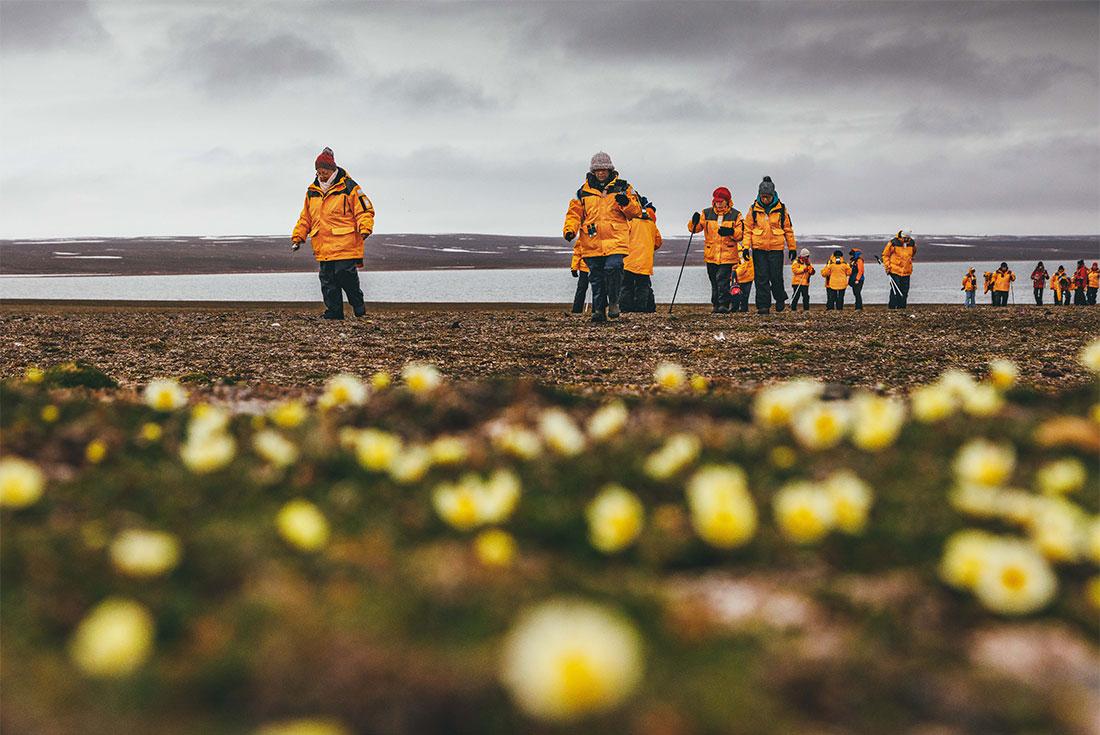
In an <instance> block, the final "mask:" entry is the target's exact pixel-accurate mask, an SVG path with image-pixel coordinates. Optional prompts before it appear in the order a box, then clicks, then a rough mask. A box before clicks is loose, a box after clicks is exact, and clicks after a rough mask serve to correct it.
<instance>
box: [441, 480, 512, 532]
mask: <svg viewBox="0 0 1100 735" xmlns="http://www.w3.org/2000/svg"><path fill="white" fill-rule="evenodd" d="M520 492H521V485H520V481H519V478H518V477H516V475H515V473H513V472H510V471H508V470H498V471H496V472H494V473H493V474H492V475H490V476H489V478H488V479H487V480H484V481H483V480H482V479H481V478H479V477H478V476H477V475H474V474H472V473H471V474H467V475H465V476H463V477H462V479H460V480H459V481H458V482H457V483H443V484H440V485H437V486H436V488H435V490H434V491H433V492H432V505H433V506H434V508H435V511H436V513H437V514H438V515H439V517H440V518H442V519H443V520H444V521H445V522H446V523H448V524H450V525H451V526H452V527H454V528H456V529H457V530H459V531H468V530H470V529H472V528H477V527H478V526H483V525H491V524H495V523H501V522H503V521H505V520H507V519H508V518H509V517H510V516H511V515H512V512H513V511H514V510H515V507H516V504H517V503H518V502H519V497H520Z"/></svg>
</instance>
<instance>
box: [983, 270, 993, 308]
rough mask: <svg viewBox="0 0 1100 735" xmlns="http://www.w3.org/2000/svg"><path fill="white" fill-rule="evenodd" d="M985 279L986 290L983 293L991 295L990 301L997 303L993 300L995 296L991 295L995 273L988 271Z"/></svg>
mask: <svg viewBox="0 0 1100 735" xmlns="http://www.w3.org/2000/svg"><path fill="white" fill-rule="evenodd" d="M983 277H984V278H985V290H984V291H982V293H983V294H989V298H990V300H991V301H993V302H994V303H995V302H996V300H995V299H994V298H993V294H992V293H990V292H991V291H992V290H993V271H986V272H985V275H984V276H983Z"/></svg>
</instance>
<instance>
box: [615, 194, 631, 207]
mask: <svg viewBox="0 0 1100 735" xmlns="http://www.w3.org/2000/svg"><path fill="white" fill-rule="evenodd" d="M615 203H616V204H618V205H619V206H620V207H625V206H626V205H628V204H630V197H628V196H627V195H626V194H616V195H615Z"/></svg>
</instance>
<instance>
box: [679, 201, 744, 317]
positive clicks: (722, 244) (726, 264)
mask: <svg viewBox="0 0 1100 735" xmlns="http://www.w3.org/2000/svg"><path fill="white" fill-rule="evenodd" d="M732 200H733V197H732V195H731V194H730V190H729V189H727V188H726V187H724V186H719V187H718V188H717V189H715V190H714V193H713V194H711V206H709V207H707V208H706V209H704V210H703V211H702V212H701V213H700V212H696V214H698V215H699V217H698V219H696V218H695V217H694V216H693V217H692V218H691V221H690V222H688V232H702V233H703V239H704V243H705V244H704V248H703V261H704V262H705V263H706V264H707V277H708V278H709V279H710V305H711V310H710V313H711V314H726V313H729V311H730V301H731V299H730V281H731V279H732V277H733V269H734V266H736V265H737V264H738V263H739V262H741V251H740V244H741V239H742V236H743V232H744V230H743V226H744V225H743V223H742V221H741V213H740V212H738V211H737V210H736V209H734V208H733V204H732Z"/></svg>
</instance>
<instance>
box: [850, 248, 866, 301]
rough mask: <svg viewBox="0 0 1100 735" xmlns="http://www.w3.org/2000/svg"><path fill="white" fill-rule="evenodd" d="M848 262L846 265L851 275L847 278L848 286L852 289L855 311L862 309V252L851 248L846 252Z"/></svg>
mask: <svg viewBox="0 0 1100 735" xmlns="http://www.w3.org/2000/svg"><path fill="white" fill-rule="evenodd" d="M848 256H849V258H850V260H849V261H848V265H849V266H850V267H851V268H852V275H850V276H848V285H849V286H851V287H852V296H854V297H855V299H856V303H855V308H856V310H857V311H858V310H862V309H863V279H864V274H863V251H862V250H860V249H859V248H852V249H851V250H849V251H848Z"/></svg>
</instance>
